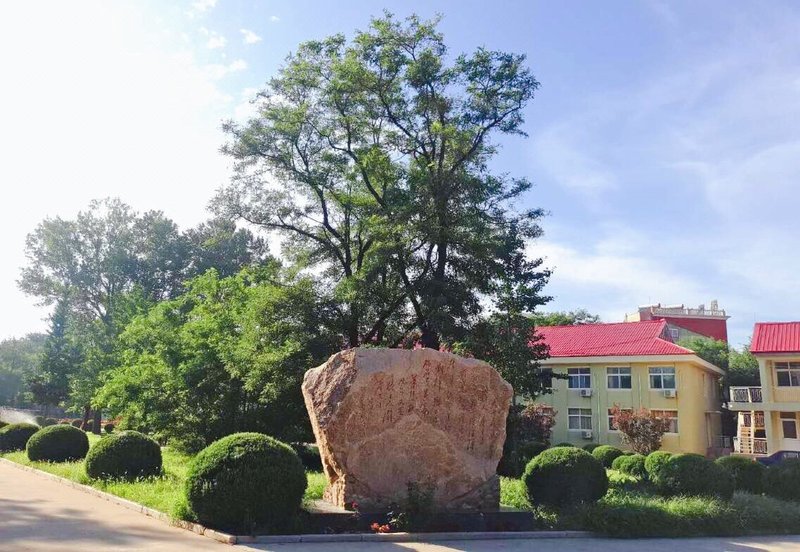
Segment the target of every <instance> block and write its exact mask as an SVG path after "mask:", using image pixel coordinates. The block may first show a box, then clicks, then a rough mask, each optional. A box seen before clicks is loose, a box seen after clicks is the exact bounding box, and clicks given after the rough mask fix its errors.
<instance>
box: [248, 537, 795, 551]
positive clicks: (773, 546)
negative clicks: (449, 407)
mask: <svg viewBox="0 0 800 552" xmlns="http://www.w3.org/2000/svg"><path fill="white" fill-rule="evenodd" d="M236 548H237V549H238V548H240V547H238V546H237V547H236ZM241 548H245V547H241ZM247 549H256V550H269V551H270V552H411V551H413V552H456V551H458V552H676V551H679V552H721V551H725V552H798V551H800V536H792V537H757V538H713V539H646V540H616V539H532V540H505V541H464V542H457V541H453V542H443V543H439V544H416V543H415V544H412V543H380V544H374V543H349V542H345V543H341V544H333V543H326V544H322V543H320V544H271V545H252V544H251V545H249V546H248V547H247Z"/></svg>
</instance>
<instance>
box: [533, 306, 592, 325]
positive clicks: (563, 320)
mask: <svg viewBox="0 0 800 552" xmlns="http://www.w3.org/2000/svg"><path fill="white" fill-rule="evenodd" d="M531 318H533V322H534V323H535V324H536V325H537V326H578V325H580V324H597V323H599V322H600V316H598V315H596V314H592V313H590V312H589V311H587V310H586V309H577V310H572V311H553V312H543V313H537V314H534V315H533V316H532V317H531Z"/></svg>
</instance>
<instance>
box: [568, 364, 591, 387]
mask: <svg viewBox="0 0 800 552" xmlns="http://www.w3.org/2000/svg"><path fill="white" fill-rule="evenodd" d="M567 376H568V377H569V388H570V389H591V388H592V371H591V370H590V369H589V368H570V369H568V370H567Z"/></svg>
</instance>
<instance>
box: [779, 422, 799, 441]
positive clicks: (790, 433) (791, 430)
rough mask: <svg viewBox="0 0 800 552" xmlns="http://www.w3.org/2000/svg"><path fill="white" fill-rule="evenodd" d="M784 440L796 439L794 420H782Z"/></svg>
mask: <svg viewBox="0 0 800 552" xmlns="http://www.w3.org/2000/svg"><path fill="white" fill-rule="evenodd" d="M781 423H782V425H783V437H784V439H797V423H796V422H795V421H794V420H783V421H782V422H781Z"/></svg>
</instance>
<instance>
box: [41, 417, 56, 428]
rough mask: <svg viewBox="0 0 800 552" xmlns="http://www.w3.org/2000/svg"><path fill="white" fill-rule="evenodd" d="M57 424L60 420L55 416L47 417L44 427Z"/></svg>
mask: <svg viewBox="0 0 800 552" xmlns="http://www.w3.org/2000/svg"><path fill="white" fill-rule="evenodd" d="M56 424H58V420H56V419H55V418H45V419H44V425H43V426H42V427H47V426H51V425H56Z"/></svg>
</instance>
